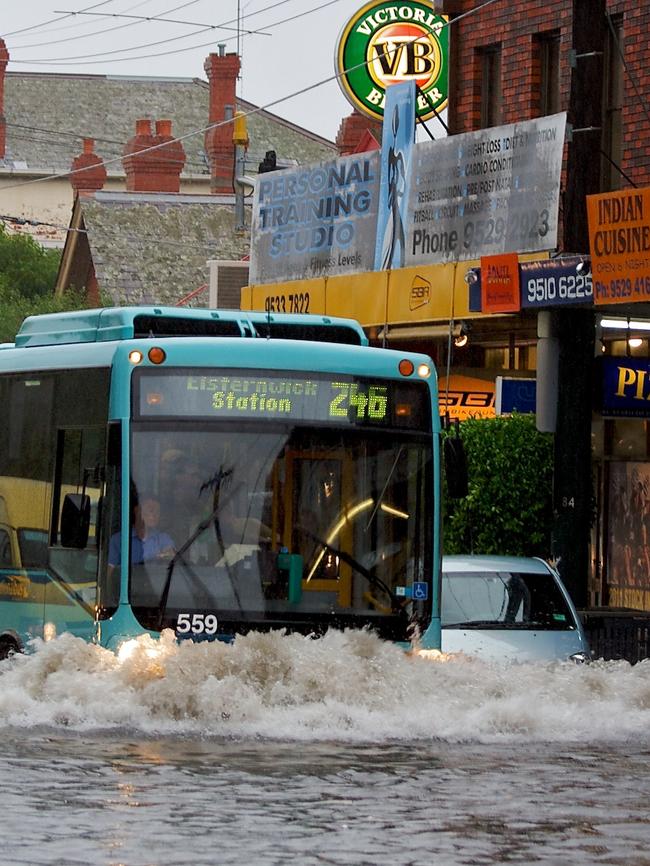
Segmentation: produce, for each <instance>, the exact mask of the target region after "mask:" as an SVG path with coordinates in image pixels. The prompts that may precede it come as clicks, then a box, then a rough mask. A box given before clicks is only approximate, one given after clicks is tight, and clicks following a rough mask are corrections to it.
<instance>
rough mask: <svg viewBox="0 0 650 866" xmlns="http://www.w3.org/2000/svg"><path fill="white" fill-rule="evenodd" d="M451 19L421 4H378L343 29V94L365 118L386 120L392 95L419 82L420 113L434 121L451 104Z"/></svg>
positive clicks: (338, 62) (339, 63) (414, 0)
mask: <svg viewBox="0 0 650 866" xmlns="http://www.w3.org/2000/svg"><path fill="white" fill-rule="evenodd" d="M447 24H448V18H447V17H446V16H444V15H436V14H435V13H434V12H433V11H432V7H431V3H426V2H419V0H403V2H394V0H393V2H390V0H383V2H377V0H373V2H371V3H367V4H366V5H365V6H363V7H362V8H361V9H359V10H358V11H357V12H356V13H355V14H354V15H353V16H352V18H350V20H349V21H348V23H347V24H346V25H345V27H344V28H343V30H342V32H341V35H340V36H339V40H338V43H337V47H336V55H335V68H336V73H337V78H338V82H339V85H340V87H341V90H342V91H343V93H344V94H345V96H346V97H347V99H349V101H350V102H351V103H352V105H353V106H354V107H355V108H356V109H357V110H358V111H360V112H361V113H362V114H365V115H367V116H368V117H371V118H373V120H379V121H381V120H383V117H384V105H385V99H386V90H387V88H388V87H389V86H390V85H391V84H399V83H402V82H405V81H413V82H415V84H417V86H418V88H419V92H418V97H417V102H416V111H417V114H418V117H420V118H421V119H422V120H428V119H429V118H431V117H433V116H434V115H435V114H436V113H437V112H440V111H442V110H443V108H445V106H446V105H447V94H448V83H447V81H448V65H449V27H448V26H447Z"/></svg>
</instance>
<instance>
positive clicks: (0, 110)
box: [0, 39, 9, 159]
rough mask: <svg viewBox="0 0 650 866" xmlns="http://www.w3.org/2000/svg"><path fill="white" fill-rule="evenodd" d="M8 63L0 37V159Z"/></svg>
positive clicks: (4, 147) (4, 145)
mask: <svg viewBox="0 0 650 866" xmlns="http://www.w3.org/2000/svg"><path fill="white" fill-rule="evenodd" d="M7 63H9V52H8V51H7V46H6V45H5V41H4V39H0V159H4V158H5V155H6V150H7V122H6V120H5V72H6V69H7Z"/></svg>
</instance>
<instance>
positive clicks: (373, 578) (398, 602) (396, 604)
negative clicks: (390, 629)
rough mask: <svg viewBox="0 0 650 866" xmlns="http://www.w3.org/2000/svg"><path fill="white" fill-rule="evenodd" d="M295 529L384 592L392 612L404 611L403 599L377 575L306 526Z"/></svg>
mask: <svg viewBox="0 0 650 866" xmlns="http://www.w3.org/2000/svg"><path fill="white" fill-rule="evenodd" d="M296 529H297V530H298V531H299V532H302V533H304V534H305V535H306V536H307V537H308V538H311V539H312V541H315V542H316V543H317V544H321V545H322V546H323V547H324V548H325V549H326V550H329V551H330V553H333V554H334V556H338V557H339V559H342V560H343V562H345V563H347V564H348V565H349V566H350V567H351V568H353V569H354V570H355V571H358V572H359V574H360V575H361V576H362V577H365V579H366V580H367V581H368V583H369V584H370V585H371V586H375V587H377V588H378V589H381V590H382V591H383V592H385V593H386V595H387V596H388V598H389V599H390V606H391V610H393V612H395V613H402V612H403V611H404V607H403V599H400V598H398V597H397V596H396V595H395V594H394V593H393V591H392V590H391V588H390V587H389V586H388V584H386V583H384V581H383V580H382V579H381V578H380V577H377V575H375V574H373V573H372V572H371V571H368V569H367V568H366V567H365V566H364V565H361V563H360V562H359V561H358V560H356V559H355V558H354V557H353V556H350V554H349V553H346V552H345V551H344V550H340V549H339V548H338V547H334V546H333V545H332V544H330V543H329V542H327V541H325V539H324V538H321V537H320V536H318V535H314V533H313V532H312V531H311V530H310V529H307V527H306V526H302V525H301V524H296Z"/></svg>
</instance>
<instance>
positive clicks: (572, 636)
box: [442, 556, 591, 662]
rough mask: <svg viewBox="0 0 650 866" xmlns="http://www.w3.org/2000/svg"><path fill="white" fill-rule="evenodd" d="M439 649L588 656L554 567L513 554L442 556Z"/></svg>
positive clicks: (528, 656) (518, 657) (509, 657)
mask: <svg viewBox="0 0 650 866" xmlns="http://www.w3.org/2000/svg"><path fill="white" fill-rule="evenodd" d="M442 650H443V652H446V653H456V652H463V653H466V654H467V655H475V656H480V657H481V658H485V659H488V660H491V661H543V660H551V659H565V660H566V659H571V660H573V661H576V662H586V661H589V659H590V658H591V656H590V652H589V646H588V643H587V639H586V636H585V633H584V629H583V627H582V623H581V622H580V618H579V616H578V614H577V612H576V609H575V607H574V606H573V602H572V601H571V598H570V597H569V593H568V592H567V590H566V588H565V587H564V585H563V583H562V581H561V580H560V576H559V574H558V573H557V571H556V570H555V569H554V568H552V567H551V566H550V565H549V564H548V563H546V562H544V560H543V559H537V558H525V557H516V556H443V559H442Z"/></svg>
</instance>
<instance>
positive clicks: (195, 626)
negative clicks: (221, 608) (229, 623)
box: [176, 613, 217, 634]
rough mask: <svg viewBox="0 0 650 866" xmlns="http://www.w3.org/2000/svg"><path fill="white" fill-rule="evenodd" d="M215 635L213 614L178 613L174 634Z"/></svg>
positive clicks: (215, 628)
mask: <svg viewBox="0 0 650 866" xmlns="http://www.w3.org/2000/svg"><path fill="white" fill-rule="evenodd" d="M190 633H192V634H216V633H217V617H216V616H215V614H213V613H205V614H204V613H193V614H189V613H179V614H178V617H177V619H176V634H190Z"/></svg>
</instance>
